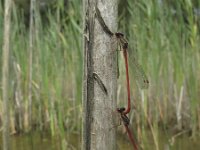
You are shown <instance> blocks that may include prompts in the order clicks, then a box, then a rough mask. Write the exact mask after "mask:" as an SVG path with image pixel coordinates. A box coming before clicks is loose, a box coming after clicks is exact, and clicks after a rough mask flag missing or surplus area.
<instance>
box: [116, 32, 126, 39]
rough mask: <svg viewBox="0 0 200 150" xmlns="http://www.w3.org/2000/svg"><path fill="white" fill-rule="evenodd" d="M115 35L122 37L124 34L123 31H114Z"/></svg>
mask: <svg viewBox="0 0 200 150" xmlns="http://www.w3.org/2000/svg"><path fill="white" fill-rule="evenodd" d="M115 36H116V37H117V38H122V37H124V34H123V33H120V32H116V33H115Z"/></svg>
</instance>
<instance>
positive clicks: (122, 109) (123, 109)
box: [117, 107, 126, 113]
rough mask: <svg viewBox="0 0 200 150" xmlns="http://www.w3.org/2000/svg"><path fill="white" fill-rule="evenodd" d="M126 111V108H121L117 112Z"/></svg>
mask: <svg viewBox="0 0 200 150" xmlns="http://www.w3.org/2000/svg"><path fill="white" fill-rule="evenodd" d="M125 110H126V109H125V108H124V107H120V108H117V111H118V112H119V113H123V112H124V111H125Z"/></svg>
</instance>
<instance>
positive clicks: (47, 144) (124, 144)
mask: <svg viewBox="0 0 200 150" xmlns="http://www.w3.org/2000/svg"><path fill="white" fill-rule="evenodd" d="M199 140H200V138H198V139H195V140H194V139H192V138H190V137H188V135H181V136H179V137H177V138H168V137H167V136H166V135H165V134H163V133H162V132H160V134H159V135H158V141H157V142H158V146H159V150H188V149H192V150H199V149H200V142H199ZM1 143H2V138H1V139H0V150H2V144H1ZM117 143H118V149H119V150H132V147H131V145H130V143H129V141H128V138H127V137H126V135H125V134H124V135H122V134H121V135H120V137H119V138H118V139H117ZM80 146H81V136H79V135H78V134H71V135H69V136H68V137H67V138H66V140H65V141H63V140H62V138H61V137H57V136H55V137H53V138H52V136H51V135H50V134H47V133H45V134H44V133H39V132H34V133H30V134H23V135H12V136H11V149H12V150H47V149H48V150H61V149H66V150H68V149H69V150H79V149H80ZM64 147H65V148H64ZM144 147H145V148H144V149H145V150H146V149H147V150H156V146H155V142H154V140H153V138H152V137H150V138H148V140H147V142H145V145H144Z"/></svg>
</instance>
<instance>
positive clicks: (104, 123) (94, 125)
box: [82, 0, 118, 150]
mask: <svg viewBox="0 0 200 150" xmlns="http://www.w3.org/2000/svg"><path fill="white" fill-rule="evenodd" d="M96 5H97V7H98V8H99V10H100V12H101V14H102V17H103V19H104V21H105V23H106V24H107V25H108V27H109V28H110V29H111V31H116V30H117V12H118V11H117V1H116V0H110V1H102V0H101V1H100V0H96V1H94V0H84V8H85V9H84V17H85V18H84V77H83V78H84V79H83V137H82V141H83V143H82V149H84V150H90V149H92V150H94V149H95V150H113V149H116V132H115V128H113V126H114V124H113V117H116V116H112V115H113V113H112V112H113V111H115V109H116V91H117V59H116V52H114V50H115V48H114V47H113V41H112V40H113V39H112V38H111V37H109V36H108V35H107V34H106V33H105V32H104V31H103V29H102V27H101V26H100V24H99V22H98V20H97V18H95V6H96ZM93 73H96V74H97V75H98V76H99V79H100V80H101V82H102V83H103V84H104V85H105V88H106V90H107V92H108V94H106V92H105V91H104V90H103V88H102V87H101V85H100V84H99V82H98V81H96V80H94V76H93Z"/></svg>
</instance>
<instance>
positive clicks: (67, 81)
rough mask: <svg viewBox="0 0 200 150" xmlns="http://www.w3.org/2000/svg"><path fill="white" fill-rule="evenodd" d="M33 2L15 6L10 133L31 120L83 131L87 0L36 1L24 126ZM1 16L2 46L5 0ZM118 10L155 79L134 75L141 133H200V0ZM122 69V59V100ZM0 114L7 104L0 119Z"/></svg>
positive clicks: (135, 2)
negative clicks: (143, 85)
mask: <svg viewBox="0 0 200 150" xmlns="http://www.w3.org/2000/svg"><path fill="white" fill-rule="evenodd" d="M29 5H30V2H29V1H25V0H14V5H13V10H12V28H11V54H10V73H11V76H10V80H9V81H10V91H9V99H10V108H11V109H10V110H11V118H10V119H11V129H12V132H13V133H22V132H26V131H28V129H29V127H28V126H31V127H32V129H36V130H39V131H43V130H46V131H50V133H51V135H52V136H53V135H61V137H64V136H65V131H67V133H71V132H74V133H78V134H81V118H82V105H81V99H82V75H83V46H82V37H83V33H82V19H83V17H82V14H83V13H82V12H83V8H82V1H81V0H73V1H71V0H51V1H49V0H40V1H37V13H36V14H35V22H36V29H37V30H36V32H35V45H34V51H33V80H32V86H33V89H32V90H33V103H32V106H31V107H32V115H33V116H32V119H33V122H32V124H31V125H28V124H27V120H28V118H27V113H28V102H27V101H28V97H27V96H28V90H27V89H28V83H27V81H28V77H29V72H28V70H29V68H28V67H29V66H28V53H29V45H28V44H29ZM0 16H1V17H0V46H1V47H2V38H3V1H2V0H1V3H0ZM118 16H119V24H118V25H119V31H121V32H123V33H124V34H125V35H126V37H127V39H128V41H129V45H130V50H132V51H133V52H136V53H135V57H136V58H138V61H139V62H140V64H141V65H142V66H143V68H144V70H145V72H146V74H147V76H148V77H149V81H150V87H149V89H148V90H145V91H143V90H140V89H138V88H137V86H135V85H136V84H135V81H134V78H131V82H132V84H131V86H132V91H131V92H132V97H133V100H132V105H134V106H135V111H134V114H133V113H132V114H131V116H130V117H131V121H133V122H136V123H135V126H136V128H137V131H138V136H139V137H140V138H144V137H143V135H144V133H143V131H141V130H142V129H143V128H149V129H150V131H151V132H152V134H153V135H154V142H155V145H156V135H157V132H158V130H160V129H162V130H164V131H170V133H172V134H176V133H179V132H182V131H188V132H187V133H190V135H192V136H193V137H195V136H196V135H197V134H198V132H197V131H198V130H199V127H200V103H199V97H200V48H199V43H200V39H199V32H200V1H199V0H179V1H173V0H126V1H124V0H120V1H119V12H118ZM0 54H2V50H1V49H0ZM1 59H2V58H1V57H0V63H1V64H2V60H1ZM1 66H2V65H1ZM130 67H131V66H130ZM0 71H2V69H0ZM124 71H125V70H124V62H123V59H120V72H121V74H120V75H121V76H120V78H119V81H118V82H119V88H118V104H119V105H121V104H123V105H124V101H122V100H123V99H125V96H126V91H125V90H124V89H125V88H124V85H125V84H124V83H125V81H124V79H125V76H124V75H123V72H124ZM1 75H2V73H1V72H0V77H1ZM0 106H2V101H0ZM1 115H2V110H0V120H1ZM0 123H1V121H0ZM144 139H145V138H144ZM144 139H143V141H145V140H144ZM146 140H147V139H146ZM157 140H158V139H157Z"/></svg>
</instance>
